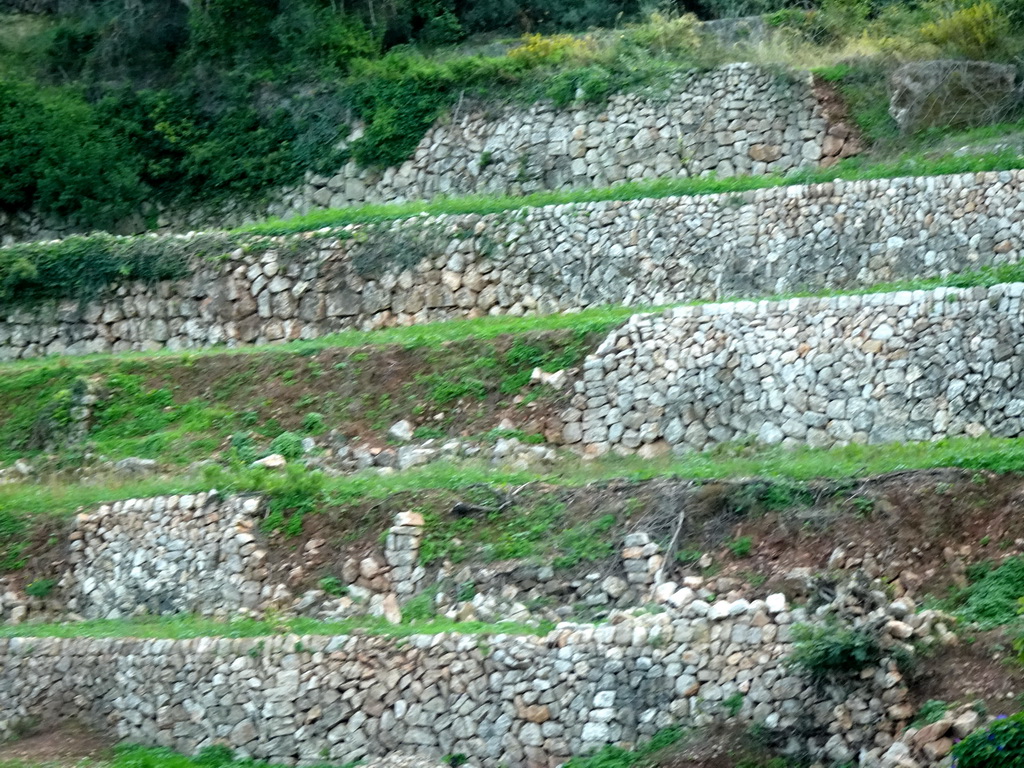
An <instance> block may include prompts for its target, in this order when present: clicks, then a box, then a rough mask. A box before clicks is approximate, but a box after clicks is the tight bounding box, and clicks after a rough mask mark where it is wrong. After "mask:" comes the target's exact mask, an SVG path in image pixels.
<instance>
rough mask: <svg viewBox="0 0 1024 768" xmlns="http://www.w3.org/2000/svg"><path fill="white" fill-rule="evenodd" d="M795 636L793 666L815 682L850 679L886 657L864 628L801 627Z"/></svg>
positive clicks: (794, 630)
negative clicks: (883, 656)
mask: <svg viewBox="0 0 1024 768" xmlns="http://www.w3.org/2000/svg"><path fill="white" fill-rule="evenodd" d="M793 637H794V646H793V652H792V654H790V657H789V663H790V664H791V665H792V666H794V667H796V668H797V669H798V670H800V671H801V672H802V673H803V674H805V675H806V676H807V677H809V678H810V679H811V680H812V681H814V682H819V683H824V682H829V681H831V680H835V679H837V678H843V677H850V676H852V675H855V674H857V673H858V672H860V671H861V670H862V669H864V668H865V667H869V666H872V665H873V664H877V663H878V662H879V661H880V660H881V658H882V649H881V646H879V644H878V640H877V638H875V637H874V635H872V634H871V633H869V632H867V631H865V630H862V629H853V628H850V627H840V626H838V625H834V624H833V625H830V626H809V625H804V624H800V625H797V626H795V627H793Z"/></svg>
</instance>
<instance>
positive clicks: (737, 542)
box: [726, 536, 754, 557]
mask: <svg viewBox="0 0 1024 768" xmlns="http://www.w3.org/2000/svg"><path fill="white" fill-rule="evenodd" d="M726 546H728V547H729V551H730V552H732V555H733V557H748V556H749V555H750V553H751V552H752V551H753V549H754V540H753V539H752V538H751V537H750V536H741V537H740V538H738V539H734V540H733V541H730V542H729V543H728V544H727V545H726Z"/></svg>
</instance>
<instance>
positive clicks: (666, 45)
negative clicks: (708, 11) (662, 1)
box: [623, 12, 701, 56]
mask: <svg viewBox="0 0 1024 768" xmlns="http://www.w3.org/2000/svg"><path fill="white" fill-rule="evenodd" d="M623 40H624V41H625V42H628V43H633V44H635V45H638V46H640V47H642V48H645V49H647V50H649V51H653V52H655V53H662V54H668V55H671V56H680V55H689V54H692V53H693V52H694V51H696V50H697V49H698V48H700V46H701V37H700V33H699V32H698V21H697V17H696V16H694V15H692V14H686V15H683V16H668V15H665V14H662V13H658V12H655V13H652V14H651V15H650V16H648V17H647V21H646V23H645V24H639V25H636V26H633V27H630V28H629V29H627V30H626V32H625V33H624V34H623Z"/></svg>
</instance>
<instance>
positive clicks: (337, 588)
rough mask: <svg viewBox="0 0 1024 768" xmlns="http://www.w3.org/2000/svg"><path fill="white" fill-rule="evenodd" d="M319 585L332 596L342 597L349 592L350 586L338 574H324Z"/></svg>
mask: <svg viewBox="0 0 1024 768" xmlns="http://www.w3.org/2000/svg"><path fill="white" fill-rule="evenodd" d="M319 586H320V589H322V590H323V591H324V592H326V593H327V594H328V595H330V596H331V597H341V596H342V595H344V594H345V593H346V592H348V587H347V586H346V585H345V584H343V583H342V581H341V579H339V578H338V577H337V576H324V577H323V578H322V579H320V581H319Z"/></svg>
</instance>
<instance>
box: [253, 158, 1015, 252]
mask: <svg viewBox="0 0 1024 768" xmlns="http://www.w3.org/2000/svg"><path fill="white" fill-rule="evenodd" d="M1016 168H1024V157H1022V156H1021V155H1020V154H1018V153H1017V152H1013V151H1011V150H1005V151H997V152H989V153H982V154H977V155H964V156H958V155H955V154H952V153H950V154H946V155H941V156H937V157H936V156H933V155H931V154H928V153H925V152H922V151H915V152H908V153H906V154H903V155H901V156H898V157H895V158H892V159H887V160H882V161H879V160H876V159H870V158H869V159H863V158H849V159H847V160H844V161H843V162H841V163H839V164H837V165H835V166H833V167H832V168H826V169H814V170H802V171H796V172H793V173H789V174H785V175H780V174H766V175H760V176H733V177H730V178H724V179H719V178H716V177H714V176H700V177H693V178H661V179H653V180H647V181H631V182H625V183H622V184H617V185H614V186H610V187H601V188H592V189H585V190H570V191H564V192H538V193H535V194H532V195H525V196H508V195H496V196H488V195H478V196H469V197H460V198H440V199H435V200H433V201H431V202H410V203H399V204H371V205H363V206H358V207H352V208H339V209H331V210H323V211H314V212H312V213H308V214H306V215H304V216H296V217H294V218H290V219H274V220H269V221H265V222H260V223H257V224H251V225H247V226H245V227H240V228H238V229H236V230H234V233H235V234H258V235H287V234H294V233H298V232H309V231H313V230H319V229H323V228H327V227H342V226H347V225H349V224H366V223H373V222H381V221H392V220H395V219H406V218H411V217H414V216H420V215H423V214H426V215H429V216H438V215H442V214H445V215H460V214H480V215H483V214H495V213H503V212H506V211H514V210H518V209H523V208H534V207H540V206H547V205H564V204H570V203H571V204H580V203H591V202H602V201H609V200H639V199H644V198H663V197H688V196H694V195H707V194H721V193H739V192H746V191H750V190H755V189H768V188H772V187H782V186H790V185H795V184H815V183H821V182H830V181H835V180H836V179H845V180H849V181H854V180H863V179H890V178H899V177H903V176H943V175H947V174H956V173H977V172H982V171H1001V170H1011V169H1016Z"/></svg>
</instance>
